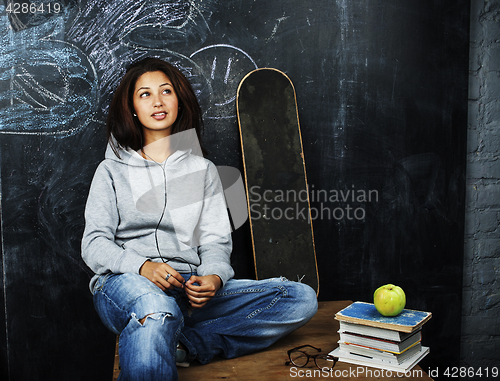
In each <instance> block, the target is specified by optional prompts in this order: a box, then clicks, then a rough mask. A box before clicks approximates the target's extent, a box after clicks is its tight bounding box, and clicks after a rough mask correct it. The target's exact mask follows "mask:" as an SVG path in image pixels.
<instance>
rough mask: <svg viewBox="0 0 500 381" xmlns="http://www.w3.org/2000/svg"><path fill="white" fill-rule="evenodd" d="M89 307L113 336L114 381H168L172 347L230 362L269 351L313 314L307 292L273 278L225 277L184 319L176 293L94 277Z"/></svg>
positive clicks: (173, 376)
mask: <svg viewBox="0 0 500 381" xmlns="http://www.w3.org/2000/svg"><path fill="white" fill-rule="evenodd" d="M185 278H186V279H188V278H189V275H186V276H185ZM94 304H95V307H96V310H97V312H98V314H99V316H100V317H101V320H102V321H103V323H104V324H105V325H106V326H107V327H108V328H109V329H110V330H111V331H112V332H114V333H115V334H117V335H118V334H119V335H120V346H119V355H120V366H121V372H120V377H119V380H120V381H129V380H154V381H157V380H171V381H175V380H177V379H178V377H177V368H176V365H175V355H176V347H177V342H178V341H180V342H181V343H182V344H184V345H185V346H186V348H187V350H188V361H192V360H195V359H196V360H197V361H199V362H200V363H202V364H205V363H208V362H210V361H211V360H212V358H213V357H214V356H221V357H225V358H234V357H238V356H242V355H245V354H248V353H252V352H255V351H258V350H261V349H263V348H266V347H268V346H270V345H271V344H273V343H274V342H275V341H277V340H278V339H280V338H281V337H283V336H285V335H287V334H288V333H290V332H292V331H294V330H295V329H297V328H299V327H300V326H302V325H304V324H305V323H306V322H307V321H308V320H309V319H311V318H312V317H313V316H314V314H315V313H316V310H317V300H316V293H315V292H314V290H313V289H312V288H310V287H309V286H307V285H305V284H302V283H297V282H291V281H288V280H286V279H281V278H273V279H267V280H260V281H255V280H238V279H231V280H229V281H227V282H226V284H225V285H224V287H223V288H221V289H220V290H219V291H218V292H217V294H216V295H215V296H214V297H213V298H212V300H210V302H209V303H207V304H206V305H205V306H204V307H203V308H201V309H193V310H192V313H190V311H189V310H188V302H187V297H186V296H185V294H184V291H183V290H174V291H168V292H163V291H161V290H160V289H159V288H158V287H157V286H156V285H154V284H153V283H152V282H150V281H149V280H148V279H147V278H145V277H143V276H140V275H137V274H109V275H105V276H101V277H100V278H99V279H98V281H97V283H96V285H95V288H94ZM147 315H149V316H148V317H147V318H146V319H145V321H144V324H141V323H140V322H139V320H140V319H142V318H144V317H145V316H147Z"/></svg>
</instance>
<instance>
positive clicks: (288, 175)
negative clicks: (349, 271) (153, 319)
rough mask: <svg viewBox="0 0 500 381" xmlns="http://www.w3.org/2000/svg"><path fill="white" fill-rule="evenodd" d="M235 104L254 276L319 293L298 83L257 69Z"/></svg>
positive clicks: (273, 71)
mask: <svg viewBox="0 0 500 381" xmlns="http://www.w3.org/2000/svg"><path fill="white" fill-rule="evenodd" d="M236 107H237V113H238V124H239V129H240V138H241V148H242V154H243V167H244V172H245V186H246V193H247V202H248V215H249V220H250V231H251V235H252V244H253V255H254V263H255V273H256V277H257V279H265V278H271V277H278V276H284V277H286V278H288V279H290V280H295V281H301V282H303V283H306V284H308V285H309V286H311V287H312V288H313V289H315V290H316V292H317V293H318V292H319V278H318V268H317V263H316V251H315V247H314V234H313V226H312V221H311V212H310V204H309V194H308V191H307V177H306V168H305V161H304V152H303V149H302V137H301V133H300V125H299V118H298V112H297V102H296V97H295V89H294V86H293V84H292V82H291V81H290V79H289V78H288V77H287V76H286V74H284V73H283V72H281V71H279V70H276V69H269V68H265V69H257V70H254V71H252V72H250V73H249V74H247V75H246V76H245V78H243V80H242V81H241V83H240V85H239V87H238V93H237V102H236Z"/></svg>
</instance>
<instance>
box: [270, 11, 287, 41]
mask: <svg viewBox="0 0 500 381" xmlns="http://www.w3.org/2000/svg"><path fill="white" fill-rule="evenodd" d="M289 18H290V16H285V15H284V14H283V17H279V18H277V19H276V24H275V25H274V28H273V31H272V32H271V35H270V36H269V37H268V38H266V44H267V43H268V42H270V41H271V40H272V39H274V36H275V35H276V32H277V31H278V28H279V26H280V24H281V23H282V22H283V21H285V20H286V19H289Z"/></svg>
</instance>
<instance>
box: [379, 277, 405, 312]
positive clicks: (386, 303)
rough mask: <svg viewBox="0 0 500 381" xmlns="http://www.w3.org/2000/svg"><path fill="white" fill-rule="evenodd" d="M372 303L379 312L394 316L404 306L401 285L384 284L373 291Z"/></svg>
mask: <svg viewBox="0 0 500 381" xmlns="http://www.w3.org/2000/svg"><path fill="white" fill-rule="evenodd" d="M373 304H375V308H376V309H377V311H378V312H380V314H382V315H384V316H396V315H398V314H399V313H400V312H401V311H403V308H405V304H406V295H405V292H404V291H403V289H402V288H401V287H398V286H395V285H393V284H386V285H384V286H380V287H379V288H377V289H376V290H375V292H374V293H373Z"/></svg>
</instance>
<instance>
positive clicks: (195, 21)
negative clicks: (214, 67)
mask: <svg viewBox="0 0 500 381" xmlns="http://www.w3.org/2000/svg"><path fill="white" fill-rule="evenodd" d="M158 8H161V9H162V10H161V12H160V11H159V10H158ZM140 15H141V16H140V17H138V18H137V20H136V21H137V22H138V23H137V24H135V23H132V25H131V26H130V27H128V28H126V29H125V30H124V33H123V34H121V35H120V36H119V39H120V42H121V44H122V45H125V46H128V47H131V48H153V49H167V50H170V51H174V52H177V51H182V48H187V47H188V46H193V45H194V46H196V45H200V44H202V43H203V42H204V41H205V39H206V36H207V34H209V33H210V28H209V27H208V24H207V22H206V20H205V18H204V17H203V15H202V14H201V12H200V11H199V10H198V8H197V7H196V6H195V4H194V2H193V1H187V0H184V1H174V2H158V3H155V4H154V7H152V8H147V7H145V8H144V9H142V10H141V12H140ZM159 15H161V17H159Z"/></svg>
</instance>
